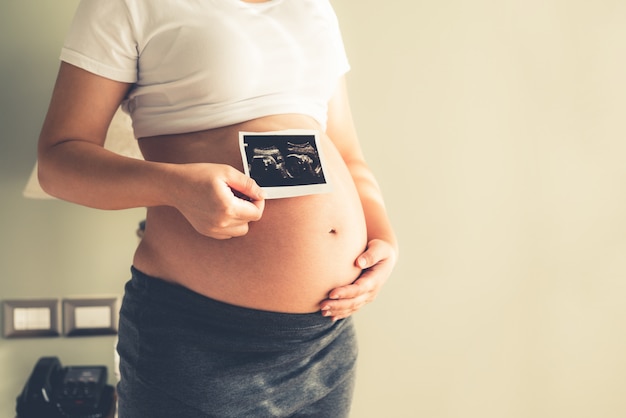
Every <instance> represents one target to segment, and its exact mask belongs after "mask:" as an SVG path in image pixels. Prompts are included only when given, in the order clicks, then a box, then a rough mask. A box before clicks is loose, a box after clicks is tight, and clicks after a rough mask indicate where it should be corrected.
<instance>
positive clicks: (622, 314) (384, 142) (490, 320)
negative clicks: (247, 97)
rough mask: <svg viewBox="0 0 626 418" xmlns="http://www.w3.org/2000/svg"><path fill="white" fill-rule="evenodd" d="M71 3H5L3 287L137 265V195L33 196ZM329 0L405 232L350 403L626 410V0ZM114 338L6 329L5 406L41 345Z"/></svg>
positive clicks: (372, 151)
mask: <svg viewBox="0 0 626 418" xmlns="http://www.w3.org/2000/svg"><path fill="white" fill-rule="evenodd" d="M48 3H50V4H48ZM76 4H77V1H76V0H73V1H65V2H40V1H35V0H26V1H23V0H22V1H18V0H10V1H8V2H3V3H2V4H0V23H1V25H0V33H1V35H2V36H1V37H0V53H1V56H2V61H1V64H0V68H1V71H2V73H1V74H0V75H1V77H0V80H1V81H0V83H2V84H1V86H2V88H1V90H0V91H2V95H0V109H1V110H2V112H0V122H1V126H2V141H0V160H1V163H0V172H1V173H2V176H1V178H0V193H2V199H0V207H1V213H2V215H3V216H2V218H0V230H1V231H2V234H0V243H1V244H0V245H2V249H3V251H2V252H0V299H6V298H18V297H19V298H21V297H41V296H48V295H53V296H55V297H63V296H66V295H71V294H84V293H88V294H99V293H121V286H122V284H123V282H124V281H125V280H126V276H127V269H128V263H129V260H130V257H131V255H130V254H131V253H132V247H133V245H134V243H135V238H134V236H133V230H134V228H135V225H136V222H137V221H138V220H139V219H141V217H142V212H141V211H128V212H118V213H105V212H99V211H93V210H89V209H83V208H75V207H72V206H70V205H67V204H64V203H60V202H37V201H26V200H24V199H22V198H21V197H20V191H21V187H22V186H23V184H24V183H25V182H26V179H27V178H28V174H29V172H30V169H31V167H32V164H33V162H34V147H35V142H36V135H37V132H38V129H39V126H40V124H41V119H42V118H43V112H44V111H45V107H46V105H47V100H48V98H49V94H50V89H51V86H52V83H53V80H54V75H55V71H56V67H57V61H56V57H57V55H58V48H59V46H60V42H61V40H62V37H63V33H64V30H65V28H66V27H67V21H68V19H69V18H70V16H71V13H72V10H73V8H74V7H75V5H76ZM333 4H334V5H335V7H336V10H337V13H338V16H339V19H340V21H341V23H342V26H343V32H344V37H345V41H346V45H347V48H348V52H349V55H350V59H351V62H352V66H353V71H352V72H351V74H350V77H349V82H350V87H351V91H352V100H353V108H354V113H355V118H356V121H357V124H358V127H359V131H360V134H361V138H362V142H363V147H364V149H365V152H366V155H367V157H368V159H369V161H370V164H371V165H372V167H373V169H374V170H375V171H376V173H377V175H378V177H379V179H380V183H381V185H382V187H383V189H384V191H385V194H386V197H387V202H388V206H389V211H390V213H391V215H392V217H393V220H394V223H395V225H396V227H397V229H398V233H399V236H400V240H401V244H402V255H401V262H400V263H399V265H398V267H397V270H396V273H395V275H394V278H393V279H392V280H391V281H390V282H389V283H388V285H387V287H386V288H385V290H384V292H383V293H382V294H381V295H380V297H379V299H378V301H376V303H375V304H373V305H371V306H369V307H367V308H366V309H365V310H364V311H363V312H361V313H360V314H359V315H358V316H357V320H358V327H359V331H360V342H361V358H360V372H359V373H360V374H359V381H358V388H357V393H356V400H355V405H354V413H353V417H354V418H370V417H379V416H385V417H399V418H400V417H401V418H404V417H420V418H421V417H424V418H474V417H476V418H502V417H506V418H518V417H519V418H529V417H532V418H555V417H567V418H579V417H580V418H583V417H585V418H587V417H588V418H597V417H602V418H621V417H623V416H626V397H624V396H623V393H624V389H625V388H626V356H625V355H624V353H625V352H626V305H625V304H624V303H623V300H625V298H626V281H624V277H625V276H626V260H625V255H626V220H625V217H624V214H625V213H626V187H625V185H626V142H625V141H624V138H625V137H626V125H625V124H624V123H623V120H624V116H623V115H624V111H625V110H626V106H625V105H626V103H625V101H626V81H624V78H625V77H624V75H625V74H626V3H624V2H619V1H616V0H597V1H594V2H591V1H568V2H565V1H555V0H548V1H546V0H525V1H520V0H515V1H514V0H491V1H489V0H476V1H472V2H468V1H461V0H439V1H436V2H435V1H428V2H426V1H414V0H413V1H409V0H397V1H393V2H387V3H384V2H373V1H368V0H361V1H356V0H341V1H339V0H337V1H333ZM111 345H112V339H110V338H95V339H80V340H76V339H74V340H68V339H53V340H19V341H18V340H11V341H9V340H1V339H0V370H2V371H3V375H4V378H3V379H2V380H1V381H0V405H1V406H0V416H1V417H5V416H6V417H10V416H11V415H10V414H11V411H12V407H13V402H14V398H15V395H17V392H18V391H19V390H20V388H21V385H22V383H23V379H24V378H25V376H26V375H27V374H28V372H29V371H30V370H29V369H30V367H31V365H32V363H33V362H34V361H35V359H36V358H37V357H38V356H40V355H43V354H52V353H54V354H58V355H60V356H61V357H62V359H63V361H65V362H66V363H81V362H83V363H84V362H88V363H96V362H97V363H108V362H110V360H109V355H110V346H111Z"/></svg>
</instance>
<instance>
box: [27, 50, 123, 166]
mask: <svg viewBox="0 0 626 418" xmlns="http://www.w3.org/2000/svg"><path fill="white" fill-rule="evenodd" d="M130 86H131V84H129V83H123V82H118V81H114V80H111V79H107V78H104V77H101V76H98V75H96V74H93V73H90V72H88V71H85V70H83V69H81V68H78V67H76V66H73V65H71V64H68V63H65V62H61V66H60V68H59V73H58V76H57V80H56V84H55V86H54V90H53V92H52V99H51V101H50V106H49V108H48V113H47V115H46V118H45V121H44V124H43V127H42V131H41V135H40V137H39V152H40V155H41V154H42V153H45V150H46V149H49V148H51V147H54V146H55V145H57V144H59V143H62V142H66V141H70V140H79V141H85V142H90V143H94V144H97V145H100V146H102V145H103V144H104V140H105V138H106V132H107V129H108V127H109V124H110V122H111V119H112V118H113V115H114V114H115V111H116V110H117V108H118V107H119V105H120V103H121V102H122V100H123V99H124V97H125V95H126V94H127V92H128V90H129V88H130Z"/></svg>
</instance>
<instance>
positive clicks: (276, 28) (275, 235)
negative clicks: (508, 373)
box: [39, 0, 397, 418]
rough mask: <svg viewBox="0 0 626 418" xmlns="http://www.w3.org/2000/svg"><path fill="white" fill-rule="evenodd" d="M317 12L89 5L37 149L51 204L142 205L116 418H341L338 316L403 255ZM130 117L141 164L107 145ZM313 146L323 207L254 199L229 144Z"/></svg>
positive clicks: (346, 322)
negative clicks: (284, 140)
mask: <svg viewBox="0 0 626 418" xmlns="http://www.w3.org/2000/svg"><path fill="white" fill-rule="evenodd" d="M348 68H349V66H348V61H347V58H346V56H345V51H344V47H343V43H342V40H341V35H340V31H339V28H338V25H337V19H336V16H335V14H334V12H333V10H332V7H331V5H330V3H329V1H328V0H266V1H252V0H248V1H244V0H202V1H200V0H191V1H181V0H160V1H155V0H82V1H81V3H80V4H79V6H78V10H77V12H76V15H75V17H74V20H73V23H72V25H71V27H70V30H69V33H68V36H67V39H66V41H65V44H64V46H63V49H62V52H61V67H60V70H59V74H58V78H57V82H56V85H55V88H54V91H53V95H52V100H51V104H50V107H49V110H48V114H47V117H46V119H45V122H44V125H43V128H42V132H41V137H40V141H39V178H40V182H41V185H42V187H43V188H44V190H46V191H47V192H48V193H50V194H52V195H54V196H57V197H59V198H61V199H65V200H67V201H71V202H75V203H77V204H81V205H85V206H89V207H94V208H99V209H112V210H113V209H125V208H133V207H147V208H148V210H147V219H146V230H145V235H144V238H143V239H142V241H141V242H140V244H139V246H138V248H137V251H136V254H135V257H134V262H133V266H132V269H131V270H132V278H131V280H130V281H129V282H128V283H127V285H126V289H125V295H124V300H123V303H122V309H121V314H120V328H119V339H120V342H119V344H118V352H119V354H120V359H121V365H120V368H121V381H120V384H119V385H118V398H119V416H120V418H139V417H141V418H145V417H153V418H159V417H164V418H165V417H167V418H171V417H177V418H187V417H189V418H202V417H237V418H241V417H305V416H308V417H323V418H332V417H346V416H347V415H348V411H349V408H350V402H351V396H352V391H353V385H354V368H355V361H356V355H357V348H356V341H355V334H354V329H353V324H352V320H351V318H350V316H351V315H352V314H353V313H354V312H357V311H358V310H359V309H360V308H362V307H363V306H364V305H365V304H367V303H368V302H371V301H372V300H373V299H374V298H375V297H376V295H377V294H378V292H379V291H380V289H381V287H382V286H383V284H384V283H385V282H386V280H387V278H388V277H389V275H390V273H391V271H392V269H393V266H394V264H395V262H396V258H397V243H396V238H395V235H394V233H393V231H392V228H391V225H390V222H389V220H388V218H387V215H386V211H385V208H384V204H383V200H382V197H381V194H380V191H379V188H378V186H377V184H376V181H375V179H374V177H373V175H372V173H371V171H370V169H369V168H368V166H367V164H366V162H365V160H364V158H363V155H362V152H361V149H360V146H359V143H358V139H357V135H356V133H355V128H354V126H353V121H352V117H351V113H350V107H349V103H348V99H347V93H346V86H345V81H344V75H345V73H346V72H347V70H348ZM120 105H121V106H122V108H123V110H124V111H126V112H128V113H129V114H130V116H131V118H132V120H133V128H134V133H135V137H137V138H138V139H137V140H138V141H139V147H140V149H141V151H142V153H143V156H144V158H145V159H144V160H136V159H131V158H127V157H123V156H120V155H117V154H114V153H111V152H110V151H108V150H106V149H104V148H103V143H104V139H105V136H106V132H107V128H108V126H109V123H110V121H111V119H112V117H113V115H114V113H115V112H116V110H117V109H118V107H119V106H120ZM293 129H298V130H301V129H305V130H308V131H311V130H313V131H316V132H318V134H319V135H318V137H319V146H320V148H321V151H323V153H322V154H323V157H324V159H325V165H324V169H325V172H324V175H325V177H326V178H327V179H328V180H329V183H330V184H331V185H332V190H331V191H330V192H324V193H320V194H311V195H306V196H298V197H288V198H280V199H265V197H266V196H265V191H264V190H263V189H261V188H260V187H259V186H258V185H257V184H256V182H255V181H254V180H252V178H250V177H248V176H246V175H245V174H244V167H243V161H242V156H241V152H240V148H239V133H240V132H253V133H254V132H259V133H262V132H282V131H287V130H293Z"/></svg>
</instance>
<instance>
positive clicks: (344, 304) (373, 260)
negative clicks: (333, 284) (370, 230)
mask: <svg viewBox="0 0 626 418" xmlns="http://www.w3.org/2000/svg"><path fill="white" fill-rule="evenodd" d="M395 259H396V253H395V250H394V249H393V247H392V246H391V245H390V244H389V243H387V242H385V241H382V240H372V241H370V242H369V244H368V248H367V250H366V251H364V252H363V253H362V254H361V255H360V256H359V257H358V258H357V259H356V261H355V264H356V265H357V266H359V267H360V268H361V270H362V273H361V275H360V276H359V278H358V279H357V280H356V281H355V282H353V283H352V284H349V285H347V286H341V287H337V288H335V289H333V290H332V291H331V292H330V293H329V295H328V299H326V300H324V301H322V303H321V305H320V309H321V312H322V315H324V316H327V317H331V318H332V319H333V320H338V319H343V318H347V317H348V316H350V315H352V314H354V313H355V312H357V311H358V310H359V309H361V308H363V307H364V306H365V305H366V304H368V303H371V302H373V301H374V299H376V297H377V296H378V293H379V292H380V290H381V289H382V287H383V285H384V284H385V283H386V281H387V279H388V278H389V276H390V274H391V270H392V269H393V266H394V264H395Z"/></svg>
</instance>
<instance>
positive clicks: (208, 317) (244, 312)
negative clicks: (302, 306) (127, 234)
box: [125, 267, 343, 338]
mask: <svg viewBox="0 0 626 418" xmlns="http://www.w3.org/2000/svg"><path fill="white" fill-rule="evenodd" d="M131 273H132V279H131V280H130V281H129V282H128V283H127V285H126V294H125V299H126V303H127V304H128V303H130V304H133V305H134V303H133V302H136V303H137V304H136V305H135V306H137V307H140V309H142V310H143V309H148V310H152V309H157V310H158V311H160V313H165V312H171V313H172V314H173V315H175V316H177V317H179V318H181V317H188V318H189V319H190V320H192V321H193V322H194V323H196V324H197V323H205V324H206V325H211V326H220V327H227V328H229V329H232V330H233V331H237V332H245V333H253V334H263V335H265V336H272V335H275V336H277V337H278V336H280V337H282V338H286V337H287V338H288V337H289V335H290V334H293V336H294V337H298V338H302V337H305V338H306V335H307V334H310V335H311V336H313V335H315V334H318V333H320V332H324V331H327V330H329V329H331V328H333V327H341V325H342V324H341V323H342V322H343V321H342V320H340V321H336V322H334V321H332V320H331V319H330V318H327V317H324V316H322V314H321V313H320V312H314V313H303V314H299V313H282V312H272V311H264V310H259V309H252V308H246V307H242V306H236V305H231V304H229V303H225V302H221V301H218V300H215V299H212V298H209V297H207V296H204V295H201V294H199V293H196V292H194V291H192V290H190V289H188V288H186V287H183V286H180V285H177V284H174V283H170V282H167V281H165V280H162V279H159V278H156V277H152V276H149V275H147V274H145V273H143V272H141V271H139V270H137V269H136V268H135V267H132V268H131ZM150 307H152V309H151V308H150Z"/></svg>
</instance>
